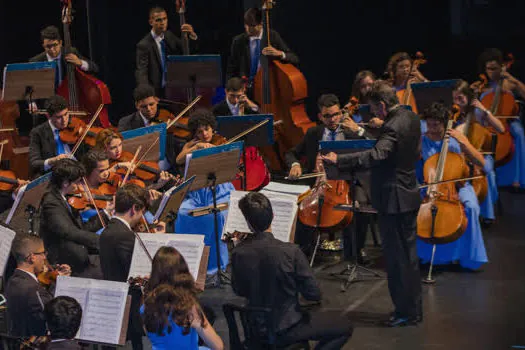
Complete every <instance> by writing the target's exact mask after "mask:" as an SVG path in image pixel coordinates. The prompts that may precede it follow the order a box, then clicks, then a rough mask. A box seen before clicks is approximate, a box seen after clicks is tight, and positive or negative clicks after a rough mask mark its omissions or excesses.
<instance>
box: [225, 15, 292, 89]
mask: <svg viewBox="0 0 525 350" xmlns="http://www.w3.org/2000/svg"><path fill="white" fill-rule="evenodd" d="M244 31H245V32H244V33H242V34H239V35H237V36H236V37H235V38H233V41H232V44H231V50H230V57H229V58H228V66H227V68H226V79H230V78H232V77H238V78H242V77H243V76H244V77H246V78H249V81H250V82H252V81H253V78H254V77H255V74H256V73H257V69H258V66H259V58H260V54H261V53H262V54H263V55H264V56H265V57H267V58H269V59H276V60H279V61H281V62H283V63H291V64H293V65H297V64H298V63H299V58H298V57H297V55H296V54H294V53H293V52H292V50H290V48H289V47H288V46H287V45H286V43H285V42H284V40H283V39H282V38H281V36H280V35H279V33H277V32H276V31H274V30H271V31H270V43H271V46H266V47H264V48H263V47H262V39H263V34H264V33H263V24H262V11H261V10H260V9H258V8H250V9H248V10H247V11H246V12H245V14H244Z"/></svg>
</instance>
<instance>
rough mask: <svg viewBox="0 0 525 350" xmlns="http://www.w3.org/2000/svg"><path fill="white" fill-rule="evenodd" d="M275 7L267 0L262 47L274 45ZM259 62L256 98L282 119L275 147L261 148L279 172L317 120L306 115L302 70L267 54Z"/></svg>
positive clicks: (266, 109)
mask: <svg viewBox="0 0 525 350" xmlns="http://www.w3.org/2000/svg"><path fill="white" fill-rule="evenodd" d="M272 8H273V1H272V0H266V1H264V5H263V37H262V42H261V47H266V46H271V42H270V32H271V31H270V15H269V12H270V10H271V9H272ZM260 64H261V65H260V69H259V70H258V72H257V74H256V75H255V78H254V81H253V89H254V100H255V101H256V102H257V103H258V104H259V106H260V110H261V113H265V114H273V117H274V121H282V124H281V126H280V127H279V129H276V135H275V143H274V145H273V147H272V146H267V147H261V153H262V155H263V157H264V158H265V159H266V160H267V162H268V163H269V167H270V169H272V170H275V171H279V170H283V169H285V168H286V165H285V163H284V153H285V152H286V151H288V150H289V149H290V148H292V147H294V146H295V145H297V144H298V143H300V142H301V140H302V139H303V137H304V135H305V134H306V131H307V130H308V129H310V128H311V127H314V126H315V123H314V122H312V121H311V120H310V118H308V115H307V114H306V110H305V105H304V101H305V99H306V97H308V89H307V83H306V79H305V77H304V75H303V74H302V73H301V71H299V69H297V68H296V67H295V66H293V65H292V64H290V63H282V62H279V61H278V60H270V59H268V58H267V57H266V56H264V55H261V56H260Z"/></svg>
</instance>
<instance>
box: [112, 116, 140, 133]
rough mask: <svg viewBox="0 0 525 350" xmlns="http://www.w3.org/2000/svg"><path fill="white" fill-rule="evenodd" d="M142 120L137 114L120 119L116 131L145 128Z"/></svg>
mask: <svg viewBox="0 0 525 350" xmlns="http://www.w3.org/2000/svg"><path fill="white" fill-rule="evenodd" d="M145 126H146V125H145V124H144V120H143V119H142V117H141V116H140V113H139V112H135V113H132V114H130V115H127V116H125V117H122V118H120V120H119V121H118V131H120V132H122V131H128V130H135V129H140V128H143V127H145Z"/></svg>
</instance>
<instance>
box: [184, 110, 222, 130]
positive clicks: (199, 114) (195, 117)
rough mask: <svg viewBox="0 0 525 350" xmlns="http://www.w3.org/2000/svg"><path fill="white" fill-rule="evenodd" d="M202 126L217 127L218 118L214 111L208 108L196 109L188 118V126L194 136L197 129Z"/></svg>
mask: <svg viewBox="0 0 525 350" xmlns="http://www.w3.org/2000/svg"><path fill="white" fill-rule="evenodd" d="M201 126H210V127H211V128H212V129H213V130H215V129H216V128H217V120H216V119H215V116H214V115H213V113H212V111H210V110H209V109H207V108H198V109H196V110H195V111H194V112H193V113H192V114H191V115H190V119H189V120H188V128H189V129H190V132H191V135H192V136H195V133H196V132H197V129H198V128H199V127H201Z"/></svg>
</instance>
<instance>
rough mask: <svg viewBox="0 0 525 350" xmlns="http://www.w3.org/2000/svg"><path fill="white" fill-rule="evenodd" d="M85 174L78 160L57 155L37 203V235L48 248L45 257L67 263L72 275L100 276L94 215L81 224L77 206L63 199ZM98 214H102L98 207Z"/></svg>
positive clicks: (97, 224) (98, 225)
mask: <svg viewBox="0 0 525 350" xmlns="http://www.w3.org/2000/svg"><path fill="white" fill-rule="evenodd" d="M84 176H85V170H84V167H83V166H82V164H80V163H79V162H77V161H75V160H72V159H61V160H59V161H57V162H56V164H55V165H54V166H53V172H52V175H51V181H50V184H49V189H48V191H47V192H46V193H45V194H44V196H43V198H42V201H41V203H40V235H41V236H42V238H43V239H44V242H45V243H46V247H47V249H48V250H49V261H50V263H52V264H53V263H55V262H57V261H62V262H65V263H67V264H69V265H70V266H71V268H72V270H73V275H74V276H78V277H86V278H101V277H102V273H101V271H100V262H99V257H98V251H99V236H98V235H97V234H96V233H95V231H97V230H99V229H100V228H101V227H102V224H101V223H100V220H99V218H98V216H97V215H95V216H93V217H92V218H91V219H90V220H89V221H88V222H86V223H85V224H82V218H81V217H80V214H79V213H78V211H77V210H75V209H73V208H72V207H71V206H70V205H69V204H68V202H67V200H66V196H67V195H69V194H71V193H73V192H74V191H75V189H76V187H77V186H79V185H80V184H81V181H82V178H83V177H84ZM101 215H106V214H105V213H104V212H103V211H101Z"/></svg>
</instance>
